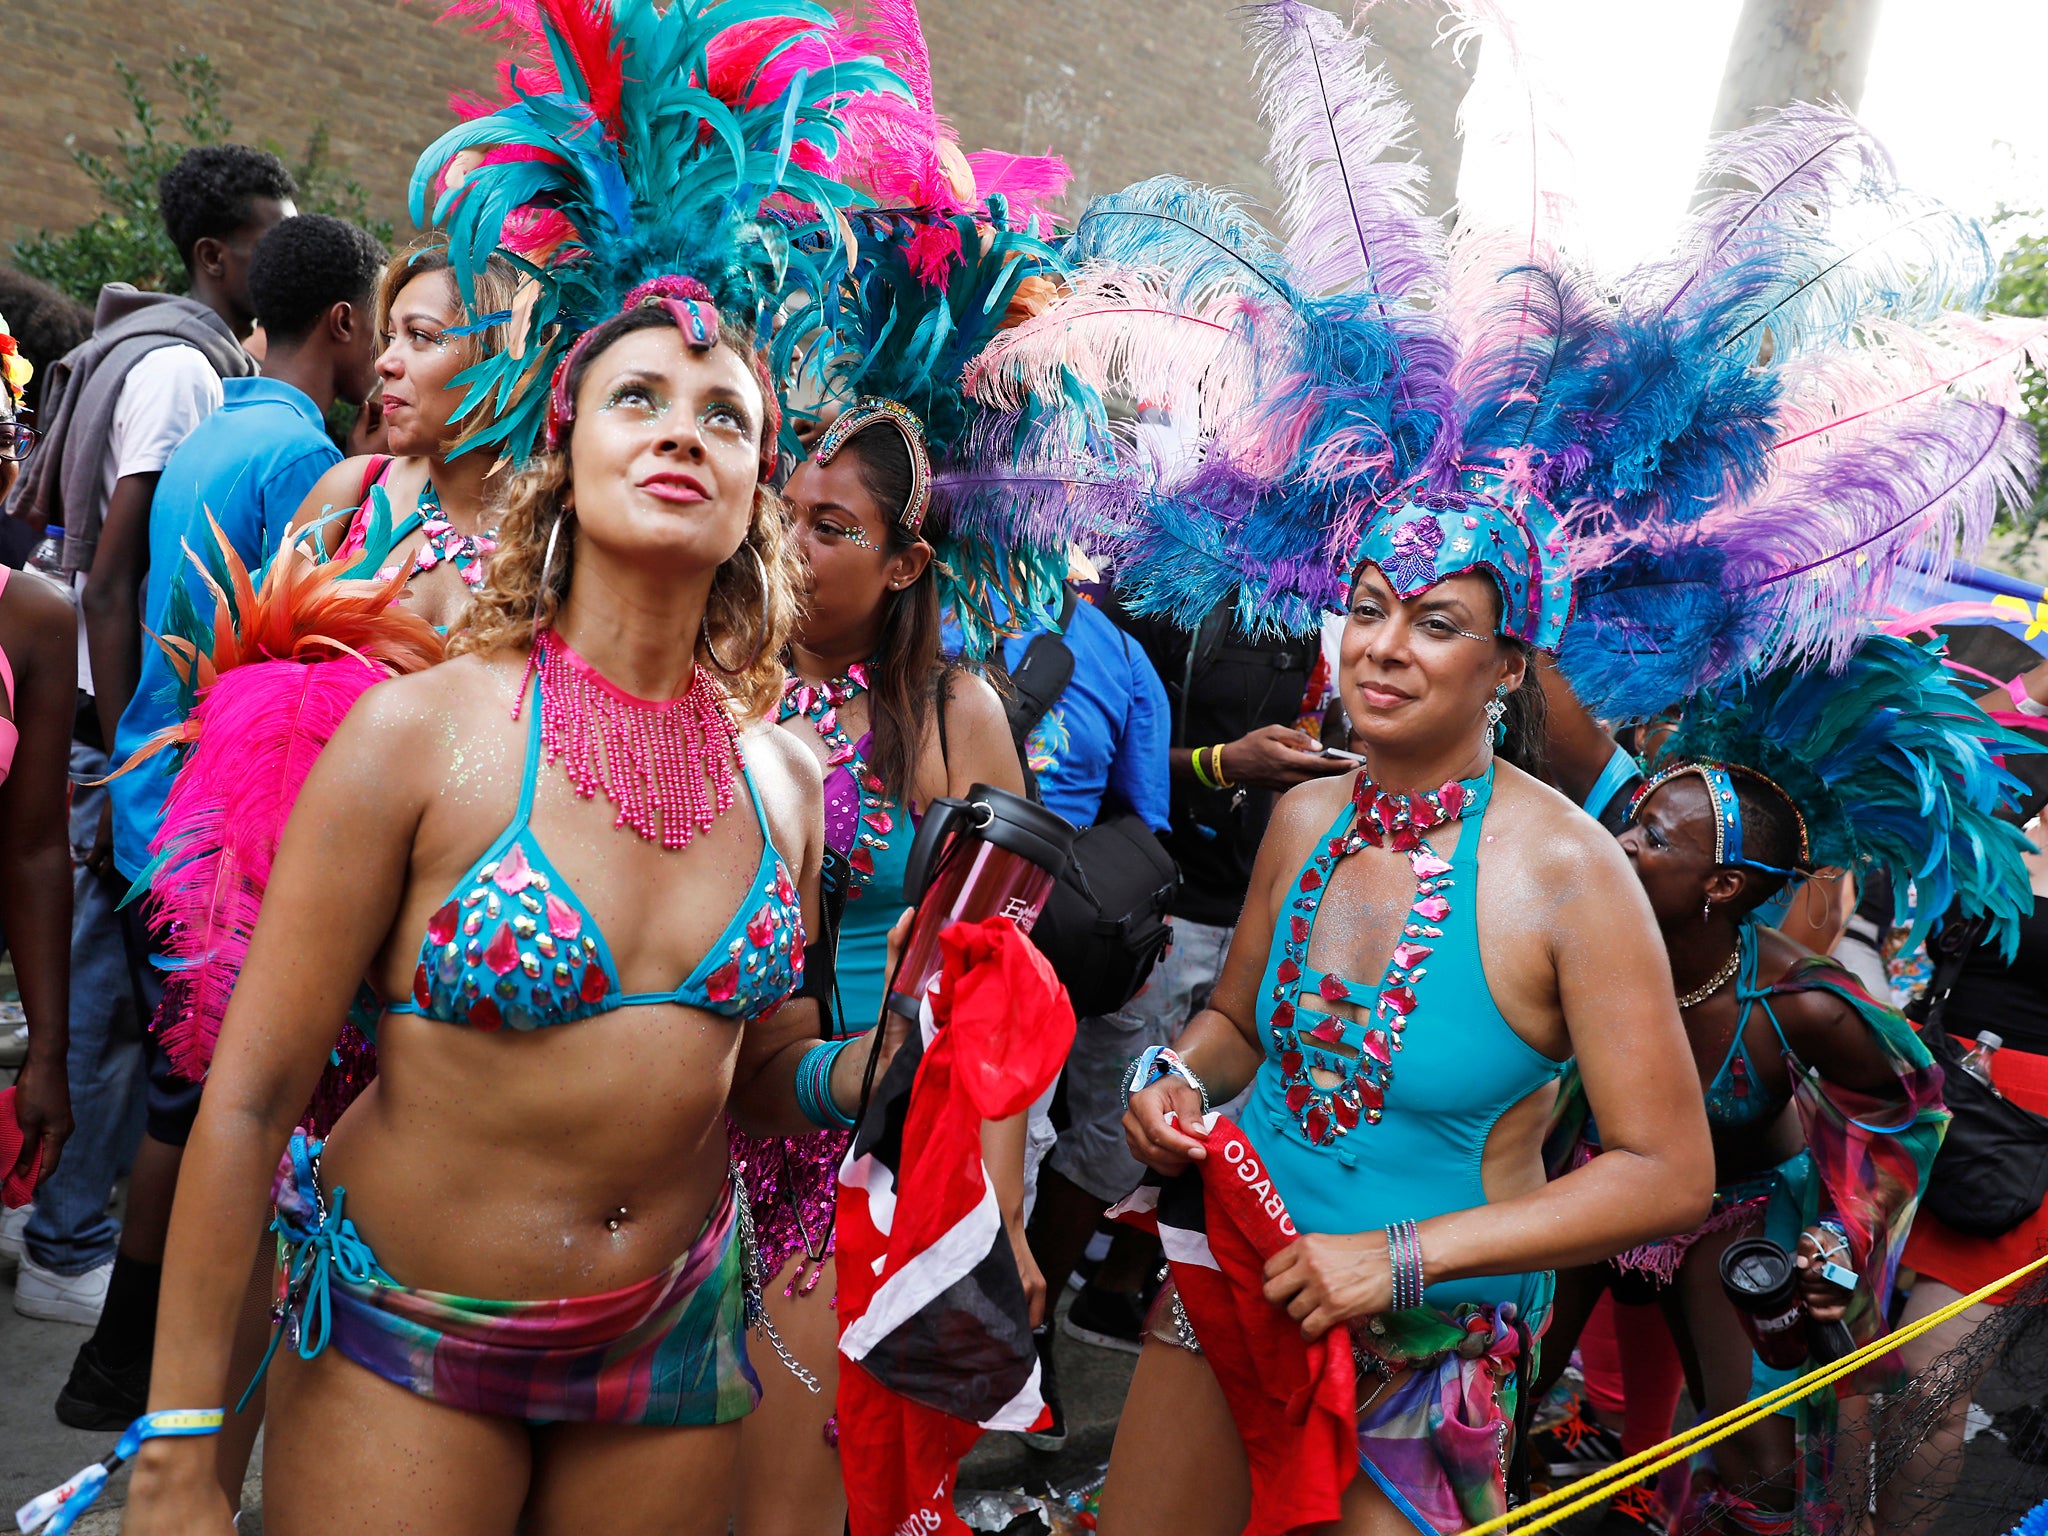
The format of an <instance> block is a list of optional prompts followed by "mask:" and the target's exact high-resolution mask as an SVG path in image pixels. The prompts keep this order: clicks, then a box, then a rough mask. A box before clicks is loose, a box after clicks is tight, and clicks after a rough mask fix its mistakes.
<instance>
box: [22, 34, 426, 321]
mask: <svg viewBox="0 0 2048 1536" xmlns="http://www.w3.org/2000/svg"><path fill="white" fill-rule="evenodd" d="M165 71H166V73H168V74H169V76H170V80H171V89H172V92H173V94H174V95H175V96H176V97H177V99H178V101H179V103H180V106H181V110H179V111H178V112H177V114H176V117H175V119H173V120H171V121H168V122H167V121H166V120H165V118H164V116H163V114H162V113H161V112H160V111H159V110H158V108H157V105H156V103H155V102H154V101H152V100H151V99H150V96H149V93H148V91H146V90H144V89H143V85H142V79H141V77H140V76H139V75H137V74H136V73H135V71H134V70H132V69H130V68H129V67H128V66H127V65H126V64H125V63H123V62H122V61H121V60H119V59H116V60H115V61H114V73H115V74H117V75H119V76H120V78H121V91H122V94H123V95H125V96H126V97H127V98H128V108H129V111H130V112H131V113H132V114H133V116H134V119H135V123H134V127H133V128H132V129H117V130H116V131H115V134H114V138H115V141H116V148H115V150H114V153H113V154H112V155H109V156H102V155H95V154H92V153H90V152H88V151H86V150H82V149H80V148H78V146H77V135H75V134H69V135H66V137H65V141H64V142H65V144H66V146H67V148H69V150H70V153H71V158H72V160H73V161H74V162H75V163H76V164H77V166H78V168H79V169H80V170H82V171H84V172H85V174H86V175H87V176H89V177H91V178H92V183H93V185H94V186H95V187H97V188H98V189H99V194H100V201H101V202H103V203H104V204H105V205H106V207H105V209H104V211H102V212H101V213H99V214H96V215H95V216H94V217H93V218H92V219H91V221H90V222H88V223H85V224H82V225H80V226H79V227H78V228H77V229H74V230H71V231H69V232H68V233H65V234H52V233H51V232H50V231H49V230H41V231H39V232H37V233H36V234H33V235H30V236H28V237H27V238H26V239H23V240H19V241H16V242H15V246H14V264H15V265H16V266H17V267H19V268H21V270H22V271H24V272H27V273H29V274H30V275H32V276H35V277H40V278H41V279H43V281H45V282H47V283H51V284H53V285H55V286H56V287H58V288H61V289H63V290H64V291H65V292H66V293H68V294H70V295H71V296H72V297H73V298H74V299H77V300H78V301H79V302H80V303H81V304H88V305H89V304H91V303H93V301H94V300H95V299H97V298H98V296H99V291H100V289H101V287H102V286H104V285H105V284H107V283H111V282H124V283H133V284H134V285H135V286H136V287H138V288H148V289H154V290H157V291H160V292H165V293H183V292H184V291H185V287H186V276H185V267H184V263H182V262H181V261H179V260H178V253H177V251H176V249H174V248H173V247H172V245H171V242H170V238H169V237H168V236H167V235H165V233H164V225H163V219H162V218H161V217H160V216H159V214H158V211H157V197H156V184H157V178H159V177H160V176H162V175H163V173H164V172H165V171H167V170H169V169H170V168H171V167H172V166H173V165H175V164H176V163H177V160H178V157H179V156H180V155H182V154H184V153H185V151H186V150H188V149H190V148H192V147H193V146H194V145H198V144H219V143H223V142H225V141H226V140H227V139H229V138H230V137H231V136H232V134H233V132H234V124H233V122H232V121H231V120H230V119H229V117H228V115H227V112H226V111H225V109H224V108H223V107H222V105H221V84H220V76H219V74H218V72H217V71H216V70H215V69H214V66H213V61H212V60H211V59H209V58H208V57H207V56H206V55H205V54H203V53H194V54H187V53H185V52H183V51H182V50H181V51H180V52H179V54H178V55H177V57H175V58H173V59H171V60H169V61H168V62H167V63H166V65H165ZM261 147H262V148H264V149H267V150H269V151H270V152H271V153H273V154H275V155H276V156H277V157H278V158H279V159H281V160H283V161H284V162H285V164H286V165H287V166H289V167H290V168H291V173H292V179H293V180H294V181H296V182H297V183H298V184H299V197H298V206H299V209H300V211H301V212H305V213H331V214H335V215H337V216H338V217H341V218H344V219H352V220H354V221H355V222H356V223H358V224H360V225H362V226H363V227H364V228H365V229H367V230H369V231H370V232H371V233H372V234H374V235H375V236H376V237H377V238H378V239H380V240H382V241H383V242H384V243H385V244H386V245H389V244H390V243H391V239H392V231H391V226H390V224H389V223H387V222H385V221H382V220H379V219H373V218H371V217H370V214H369V195H368V194H367V193H366V192H364V190H363V188H362V187H361V185H360V184H358V183H357V182H356V181H354V180H353V179H352V178H350V177H348V176H345V175H343V174H342V172H341V171H340V170H339V169H337V168H336V167H335V166H334V165H333V164H332V163H331V158H330V155H331V151H330V146H329V142H328V135H327V128H326V125H325V124H315V125H314V128H313V131H312V134H311V135H310V136H309V137H308V139H307V141H306V147H305V151H304V152H303V153H302V154H300V155H299V156H298V157H297V158H296V159H294V158H293V157H292V156H290V155H288V154H286V153H285V152H284V151H283V150H282V149H281V148H279V147H278V145H276V144H275V143H273V142H271V141H269V140H264V141H262V142H261Z"/></svg>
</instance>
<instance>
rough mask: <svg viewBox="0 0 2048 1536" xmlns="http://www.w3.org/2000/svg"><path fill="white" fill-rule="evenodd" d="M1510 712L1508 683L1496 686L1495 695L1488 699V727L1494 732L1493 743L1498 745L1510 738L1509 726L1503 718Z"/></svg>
mask: <svg viewBox="0 0 2048 1536" xmlns="http://www.w3.org/2000/svg"><path fill="white" fill-rule="evenodd" d="M1507 712H1508V685H1507V684H1506V683H1498V684H1496V685H1495V686H1494V690H1493V697H1492V698H1490V699H1488V700H1487V701H1486V728H1487V730H1489V731H1491V732H1492V733H1493V744H1494V745H1495V746H1496V747H1498V746H1500V745H1502V744H1503V743H1505V742H1506V741H1507V739H1508V728H1507V726H1505V725H1504V724H1502V723H1501V722H1502V720H1503V719H1504V718H1505V717H1506V715H1507Z"/></svg>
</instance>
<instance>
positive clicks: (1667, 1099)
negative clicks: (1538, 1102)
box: [1266, 816, 1714, 1338]
mask: <svg viewBox="0 0 2048 1536" xmlns="http://www.w3.org/2000/svg"><path fill="white" fill-rule="evenodd" d="M1530 835H1531V836H1541V837H1548V838H1552V839H1554V840H1556V841H1558V842H1561V843H1564V844H1566V845H1567V847H1566V848H1565V849H1563V850H1560V855H1561V856H1562V857H1567V858H1569V859H1570V860H1572V861H1573V863H1574V865H1575V866H1576V877H1575V878H1574V879H1572V880H1570V881H1563V880H1557V881H1552V882H1550V890H1549V893H1548V895H1547V896H1546V898H1545V904H1544V905H1542V906H1539V907H1537V908H1536V909H1535V910H1533V911H1531V912H1530V913H1529V914H1528V915H1529V919H1530V920H1531V921H1541V922H1544V923H1545V926H1546V928H1547V929H1548V935H1547V943H1548V947H1549V950H1550V955H1551V963H1552V966H1553V968H1554V971H1555V976H1556V987H1557V993H1556V996H1557V1002H1558V1006H1559V1008H1560V1010H1561V1012H1562V1014H1563V1017H1564V1022H1565V1027H1566V1030H1567V1031H1568V1033H1569V1035H1570V1040H1571V1049H1572V1053H1573V1054H1574V1055H1575V1056H1576V1057H1577V1058H1578V1065H1579V1072H1580V1075H1581V1077H1582V1078H1583V1080H1584V1082H1585V1086H1586V1094H1587V1098H1588V1100H1589V1102H1590V1104H1591V1106H1592V1111H1593V1114H1594V1116H1595V1118H1596V1119H1598V1121H1599V1123H1600V1142H1601V1147H1602V1152H1601V1155H1600V1156H1599V1157H1596V1158H1594V1159H1593V1160H1592V1161H1591V1162H1589V1163H1587V1164H1586V1165H1585V1166H1584V1167H1582V1168H1579V1169H1577V1170H1575V1171H1574V1172H1572V1173H1569V1174H1566V1175H1565V1176H1564V1177H1563V1178H1560V1179H1557V1180H1555V1181H1553V1182H1551V1183H1548V1184H1545V1185H1544V1186H1542V1187H1541V1188H1540V1189H1536V1190H1533V1191H1531V1192H1530V1193H1528V1194H1524V1195H1518V1196H1516V1197H1514V1198H1512V1199H1507V1200H1501V1201H1491V1202H1489V1203H1487V1204H1485V1205H1481V1206H1474V1207H1472V1208H1470V1209H1468V1210H1463V1211H1454V1212H1451V1213H1450V1214H1448V1215H1444V1216H1438V1217H1434V1218H1432V1219H1430V1220H1427V1221H1424V1222H1422V1223H1421V1224H1420V1237H1421V1243H1422V1256H1423V1266H1424V1273H1425V1275H1426V1276H1427V1279H1428V1280H1429V1281H1430V1282H1431V1283H1435V1282H1438V1281H1443V1280H1461V1279H1466V1278H1469V1277H1472V1276H1477V1275H1501V1274H1518V1273H1523V1272H1527V1271H1531V1270H1544V1269H1563V1268H1566V1267H1569V1266H1572V1265H1578V1264H1589V1263H1592V1262H1594V1261H1596V1260H1600V1259H1606V1258H1611V1257H1613V1256H1614V1255H1615V1254H1617V1253H1621V1252H1623V1251H1624V1250H1626V1249H1628V1248H1631V1247H1634V1246H1635V1245H1636V1244H1638V1243H1643V1242H1648V1241H1650V1240H1652V1239H1654V1238H1659V1237H1665V1236H1668V1235H1670V1234H1672V1233H1674V1232H1682V1231H1685V1230H1686V1229H1687V1228H1689V1227H1692V1226H1694V1225H1696V1224H1697V1223H1699V1222H1700V1221H1701V1220H1703V1219H1704V1218H1705V1217H1706V1214H1707V1212H1708V1210H1709V1209H1710V1207H1711V1203H1712V1200H1713V1190H1714V1171H1713V1170H1714V1154H1713V1144H1712V1142H1711V1140H1710V1139H1709V1137H1708V1133H1707V1119H1706V1111H1705V1105H1704V1103H1703V1101H1702V1097H1701V1094H1700V1085H1699V1073H1698V1069H1697V1068H1696V1067H1695V1066H1694V1065H1693V1060H1692V1052H1691V1049H1690V1048H1689V1047H1688V1045H1687V1044H1686V1039H1685V1032H1684V1028H1683V1026H1682V1025H1681V1024H1680V1023H1679V1018H1678V1005H1677V1002H1676V1001H1675V998H1674V994H1673V991H1672V986H1671V967H1670V963H1669V961H1668V960H1667V959H1666V957H1665V953H1664V943H1663V939H1662V937H1661V935H1659V933H1658V932H1657V925H1656V920H1655V918H1654V917H1653V916H1652V915H1651V912H1650V904H1649V901H1648V899H1647V898H1646V897H1645V896H1644V895H1643V891H1642V887H1641V885H1640V884H1639V883H1638V882H1637V880H1636V877H1635V874H1634V872H1633V871H1632V870H1631V869H1630V868H1629V865H1628V861H1627V858H1626V857H1625V856H1624V855H1623V853H1622V852H1621V849H1620V847H1619V846H1618V845H1617V844H1616V843H1615V842H1614V840H1613V839H1612V838H1610V837H1608V836H1606V835H1605V834H1604V833H1601V832H1600V831H1599V830H1598V829H1597V828H1593V827H1589V826H1585V825H1584V824H1583V823H1578V824H1576V825H1575V824H1573V823H1571V822H1567V821H1566V820H1565V819H1564V818H1563V817H1561V816H1560V817H1558V818H1555V819H1554V820H1553V821H1551V822H1549V823H1547V824H1546V823H1537V824H1536V825H1535V826H1533V827H1531V828H1530ZM1266 1274H1267V1281H1266V1295H1267V1297H1268V1298H1269V1299H1270V1300H1272V1301H1274V1302H1276V1303H1280V1304H1284V1305H1285V1306H1286V1307H1287V1310H1288V1313H1289V1315H1291V1316H1293V1317H1294V1318H1296V1319H1297V1320H1299V1321H1300V1322H1301V1325H1302V1332H1303V1334H1304V1335H1305V1336H1307V1337H1309V1338H1316V1337H1318V1336H1320V1335H1321V1334H1322V1333H1324V1332H1326V1331H1327V1330H1328V1329H1329V1328H1330V1327H1332V1326H1333V1325H1334V1324H1336V1323H1339V1322H1344V1321H1347V1320H1349V1319H1351V1318H1353V1317H1359V1316H1363V1315H1366V1314H1369V1313H1375V1312H1384V1311H1385V1310H1386V1309H1387V1308H1388V1306H1389V1305H1390V1304H1391V1302H1392V1294H1393V1288H1392V1283H1391V1268H1390V1265H1389V1262H1388V1254H1387V1243H1386V1238H1385V1235H1384V1234H1383V1233H1379V1232H1365V1233H1356V1234H1352V1235H1349V1236H1341V1237H1340V1236H1327V1235H1314V1236H1309V1237H1305V1238H1303V1239H1302V1240H1301V1241H1299V1242H1297V1243H1296V1244H1294V1245H1293V1246H1292V1247H1291V1248H1288V1249H1287V1250H1286V1251H1285V1252H1283V1253H1281V1254H1279V1255H1277V1256H1276V1257H1275V1258H1274V1259H1273V1260H1272V1262H1271V1263H1269V1264H1268V1265H1267V1266H1266Z"/></svg>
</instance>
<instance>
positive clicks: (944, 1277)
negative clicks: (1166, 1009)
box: [837, 917, 1074, 1536]
mask: <svg viewBox="0 0 2048 1536" xmlns="http://www.w3.org/2000/svg"><path fill="white" fill-rule="evenodd" d="M939 943H940V946H941V949H942V952H943V957H944V968H943V970H942V971H941V973H940V978H939V981H938V984H937V985H936V986H935V987H934V988H933V990H932V992H931V993H930V994H929V995H928V996H927V997H926V998H925V1001H924V1008H923V1017H922V1019H921V1020H920V1025H921V1028H920V1029H919V1030H918V1031H917V1033H915V1034H913V1035H912V1036H911V1038H910V1039H909V1040H908V1041H906V1042H905V1043H904V1046H903V1048H902V1050H900V1051H899V1052H897V1054H896V1058H895V1060H894V1061H893V1062H892V1063H891V1064H890V1066H889V1070H888V1072H887V1074H885V1075H884V1077H883V1078H882V1081H881V1083H880V1084H879V1085H878V1086H877V1088H876V1090H875V1095H874V1098H873V1100H872V1101H871V1102H870V1103H869V1105H868V1109H867V1113H866V1115H865V1116H863V1117H862V1120H861V1124H860V1129H859V1130H858V1131H857V1132H856V1133H855V1135H854V1140H853V1145H852V1146H851V1147H850V1148H849V1149H848V1150H847V1154H846V1162H845V1164H844V1165H843V1166H842V1167H841V1168H840V1170H839V1216H838V1223H837V1232H838V1238H839V1328H840V1332H839V1352H840V1354H841V1355H842V1356H844V1357H845V1359H846V1361H848V1362H850V1364H849V1365H845V1366H842V1367H841V1369H840V1372H839V1398H838V1404H837V1407H838V1413H839V1464H840V1467H841V1469H842V1470H843V1472H844V1474H845V1478H846V1499H847V1519H848V1524H849V1527H850V1529H851V1531H852V1536H895V1533H898V1532H904V1533H917V1536H925V1533H929V1532H938V1531H953V1532H965V1531H966V1529H967V1527H966V1526H965V1525H964V1524H963V1523H962V1522H961V1520H960V1518H959V1516H957V1515H956V1514H954V1512H953V1481H954V1478H955V1475H956V1474H957V1473H958V1471H959V1465H960V1458H961V1457H962V1456H964V1455H966V1454H967V1452H968V1451H969V1450H971V1449H972V1448H973V1446H974V1442H975V1441H976V1440H978V1439H979V1438H980V1437H981V1432H982V1431H983V1430H984V1429H1018V1430H1028V1429H1034V1428H1044V1427H1045V1426H1047V1425H1048V1424H1050V1423H1051V1414H1050V1413H1049V1412H1048V1411H1047V1409H1046V1406H1045V1399H1044V1397H1043V1395H1042V1394H1041V1393H1040V1391H1039V1381H1038V1354H1037V1351H1036V1350H1035V1349H1033V1347H1032V1343H1031V1320H1030V1315H1029V1312H1028V1309H1027V1307H1026V1304H1025V1299H1024V1283H1023V1281H1022V1279H1021V1278H1020V1277H1019V1276H1018V1273H1017V1260H1016V1256H1015V1254H1014V1253H1012V1251H1011V1249H1010V1241H1009V1238H1008V1236H1007V1235H1006V1234H1005V1232H1004V1231H1003V1223H1002V1216H1001V1212H1000V1210H999V1209H998V1206H997V1202H996V1194H995V1190H994V1189H993V1188H992V1187H991V1185H990V1182H989V1178H988V1171H987V1169H986V1168H985V1167H984V1166H983V1164H982V1158H981V1127H982V1122H983V1121H984V1120H1001V1119H1006V1118H1008V1117H1009V1116H1011V1115H1017V1114H1022V1113H1023V1112H1024V1111H1025V1110H1026V1109H1027V1108H1029V1107H1030V1105H1031V1102H1032V1101H1033V1100H1034V1099H1036V1098H1037V1097H1038V1096H1039V1094H1041V1093H1043V1092H1044V1091H1045V1089H1046V1088H1047V1087H1048V1086H1049V1085H1050V1084H1051V1082H1052V1080H1053V1078H1054V1076H1055V1075H1057V1074H1058V1072H1059V1070H1060V1066H1061V1064H1062V1063H1064V1062H1065V1061H1066V1059H1067V1051H1068V1049H1069V1048H1070V1047H1071V1046H1072V1045H1073V1043H1074V1009H1073V1005H1072V1004H1071V1003H1069V1002H1068V1001H1067V992H1066V988H1064V987H1062V986H1061V985H1060V983H1059V979H1058V978H1057V977H1055V976H1054V975H1053V973H1052V967H1051V966H1049V965H1048V964H1047V963H1046V961H1045V957H1044V956H1043V955H1041V954H1040V953H1039V952H1038V950H1037V949H1036V948H1035V947H1034V946H1033V945H1032V943H1031V941H1030V939H1028V938H1027V937H1025V935H1024V934H1023V932H1022V931H1020V930H1019V929H1018V927H1017V925H1016V924H1015V923H1013V922H1011V921H1010V920H1009V919H1008V918H1003V917H992V918H988V919H986V920H984V921H982V922H979V923H956V924H955V925H954V926H953V927H951V928H949V929H947V930H946V931H945V932H944V933H943V934H941V935H940V938H939Z"/></svg>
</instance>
